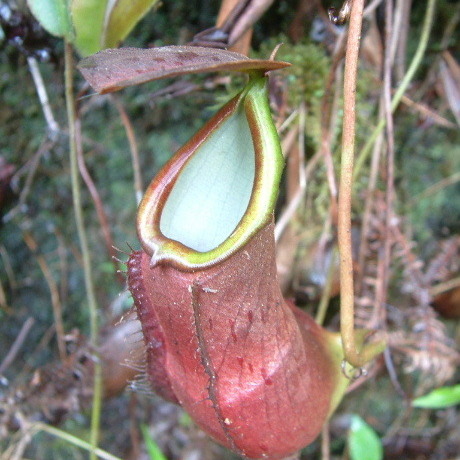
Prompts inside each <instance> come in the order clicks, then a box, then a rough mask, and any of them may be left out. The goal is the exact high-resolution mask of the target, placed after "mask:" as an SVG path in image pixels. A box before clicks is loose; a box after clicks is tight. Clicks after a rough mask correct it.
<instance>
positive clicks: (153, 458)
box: [141, 425, 167, 460]
mask: <svg viewBox="0 0 460 460" xmlns="http://www.w3.org/2000/svg"><path fill="white" fill-rule="evenodd" d="M141 430H142V436H143V437H144V441H145V447H146V449H147V454H148V456H149V458H150V460H167V458H166V457H165V456H164V454H163V452H161V449H160V448H159V447H158V444H157V443H156V442H155V441H154V440H153V438H152V436H150V433H149V430H148V429H147V427H146V426H145V425H141Z"/></svg>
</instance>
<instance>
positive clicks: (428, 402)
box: [412, 384, 460, 409]
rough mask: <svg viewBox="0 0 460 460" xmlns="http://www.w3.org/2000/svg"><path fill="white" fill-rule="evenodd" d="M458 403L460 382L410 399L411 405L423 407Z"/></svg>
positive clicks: (437, 407)
mask: <svg viewBox="0 0 460 460" xmlns="http://www.w3.org/2000/svg"><path fill="white" fill-rule="evenodd" d="M456 404H460V384H459V385H454V386H451V387H440V388H436V389H435V390H433V391H431V392H430V393H428V394H426V395H424V396H420V398H416V399H414V400H413V401H412V406H413V407H422V408H424V409H444V408H446V407H451V406H455V405H456Z"/></svg>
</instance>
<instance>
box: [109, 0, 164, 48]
mask: <svg viewBox="0 0 460 460" xmlns="http://www.w3.org/2000/svg"><path fill="white" fill-rule="evenodd" d="M155 3H158V0H109V2H108V4H107V11H106V15H105V21H104V33H103V37H102V43H103V46H102V47H103V48H114V47H116V46H118V45H119V43H120V42H121V41H122V40H124V39H125V38H126V36H127V35H128V34H129V33H130V32H131V30H132V29H133V28H134V26H135V25H136V24H137V23H138V22H139V21H140V19H142V18H143V17H144V16H145V15H146V14H147V12H148V11H149V10H150V8H152V7H153V5H155Z"/></svg>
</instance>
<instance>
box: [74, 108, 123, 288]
mask: <svg viewBox="0 0 460 460" xmlns="http://www.w3.org/2000/svg"><path fill="white" fill-rule="evenodd" d="M75 140H76V147H77V161H78V169H79V171H80V175H81V177H82V179H83V181H84V182H85V185H86V187H88V191H89V193H90V195H91V198H92V200H93V202H94V207H95V208H96V214H97V218H98V220H99V224H100V226H101V230H102V235H103V237H104V241H105V246H106V250H107V253H108V255H109V257H110V261H111V262H112V264H113V267H114V271H115V273H116V277H117V279H118V281H119V282H120V283H121V284H124V282H125V279H124V277H123V275H122V274H121V273H120V264H119V263H118V260H117V258H116V256H117V253H116V251H115V249H114V245H115V243H114V241H113V238H112V232H111V230H110V225H109V219H108V217H107V213H106V212H105V209H104V205H103V204H102V200H101V197H100V195H99V191H98V189H97V187H96V184H95V183H94V181H93V178H92V177H91V174H90V173H89V171H88V168H87V167H86V163H85V158H84V156H83V146H82V137H81V121H80V119H79V118H78V117H77V119H76V120H75Z"/></svg>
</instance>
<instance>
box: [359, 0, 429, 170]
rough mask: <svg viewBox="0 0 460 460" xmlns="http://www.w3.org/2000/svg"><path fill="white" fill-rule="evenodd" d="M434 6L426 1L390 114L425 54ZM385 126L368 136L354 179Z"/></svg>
mask: <svg viewBox="0 0 460 460" xmlns="http://www.w3.org/2000/svg"><path fill="white" fill-rule="evenodd" d="M435 5H436V0H428V5H427V8H426V13H425V19H424V21H423V26H422V34H421V36H420V41H419V44H418V48H417V51H416V52H415V54H414V57H413V58H412V62H411V63H410V66H409V69H408V70H407V72H406V75H404V78H403V79H402V81H401V84H400V85H399V88H398V89H397V90H396V92H395V94H394V96H393V99H392V101H391V111H392V113H394V112H395V110H396V108H397V107H398V105H399V103H400V102H401V99H402V97H403V95H404V93H405V92H406V90H407V88H408V87H409V84H410V82H411V81H412V79H413V78H414V75H415V72H417V69H418V67H419V66H420V63H421V62H422V58H423V55H424V54H425V51H426V47H427V45H428V39H429V38H430V32H431V27H432V25H433V17H434V11H435ZM385 125H386V119H385V118H382V119H381V120H380V121H379V123H378V125H377V127H376V128H375V129H374V132H373V133H372V135H371V136H370V138H369V140H368V141H367V143H366V144H365V146H364V147H363V149H362V150H361V153H360V155H359V157H358V160H357V161H356V168H355V172H354V177H358V175H359V173H360V171H361V168H362V167H363V165H364V163H365V162H366V160H367V158H368V156H369V153H370V151H371V149H372V146H373V145H374V142H375V141H376V139H377V137H378V136H379V134H380V133H381V132H382V131H383V129H384V128H385Z"/></svg>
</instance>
